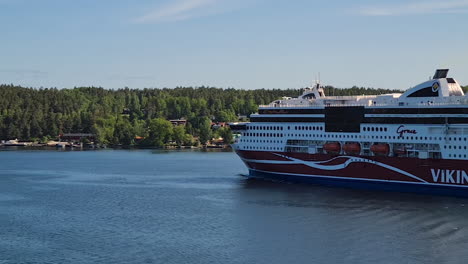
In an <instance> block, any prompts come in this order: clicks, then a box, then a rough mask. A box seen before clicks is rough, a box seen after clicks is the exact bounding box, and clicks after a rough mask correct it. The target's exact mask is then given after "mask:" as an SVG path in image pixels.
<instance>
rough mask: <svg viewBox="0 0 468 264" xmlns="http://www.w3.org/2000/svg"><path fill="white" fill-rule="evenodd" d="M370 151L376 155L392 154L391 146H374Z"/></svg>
mask: <svg viewBox="0 0 468 264" xmlns="http://www.w3.org/2000/svg"><path fill="white" fill-rule="evenodd" d="M370 150H371V151H372V152H374V154H376V155H382V156H387V155H388V153H390V146H389V145H388V144H374V145H372V146H371V148H370Z"/></svg>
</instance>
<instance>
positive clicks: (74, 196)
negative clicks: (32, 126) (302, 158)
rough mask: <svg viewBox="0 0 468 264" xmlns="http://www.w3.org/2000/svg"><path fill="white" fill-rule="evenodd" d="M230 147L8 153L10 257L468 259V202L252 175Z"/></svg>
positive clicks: (3, 168) (2, 195) (1, 246)
mask: <svg viewBox="0 0 468 264" xmlns="http://www.w3.org/2000/svg"><path fill="white" fill-rule="evenodd" d="M246 173H247V170H246V169H245V167H244V165H243V164H242V162H241V161H240V160H239V158H237V156H235V154H233V153H230V152H198V151H180V152H178V151H171V152H165V151H149V150H133V151H125V150H105V151H76V152H75V151H69V152H63V151H26V150H22V151H9V150H5V149H3V150H2V151H0V263H2V264H3V263H372V264H374V263H425V264H426V263H467V262H468V199H461V198H451V197H438V196H423V195H412V194H399V193H384V192H371V191H357V190H347V189H339V188H326V187H320V186H313V185H296V184H282V183H271V182H263V181H258V180H247V179H245V178H244V177H241V176H240V175H242V174H246Z"/></svg>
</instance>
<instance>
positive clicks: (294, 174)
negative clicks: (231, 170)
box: [249, 168, 468, 189]
mask: <svg viewBox="0 0 468 264" xmlns="http://www.w3.org/2000/svg"><path fill="white" fill-rule="evenodd" d="M249 170H252V171H258V172H263V173H270V174H276V175H289V176H298V177H304V178H314V177H315V178H327V179H340V180H348V181H349V180H352V181H369V182H381V183H389V182H392V183H401V184H416V185H426V186H438V187H455V188H466V189H468V185H456V184H440V183H430V182H407V181H397V180H379V179H367V178H350V177H341V176H326V175H312V174H297V173H286V172H274V171H265V170H257V169H251V168H249Z"/></svg>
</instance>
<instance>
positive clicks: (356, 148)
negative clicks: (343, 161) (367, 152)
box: [343, 143, 361, 155]
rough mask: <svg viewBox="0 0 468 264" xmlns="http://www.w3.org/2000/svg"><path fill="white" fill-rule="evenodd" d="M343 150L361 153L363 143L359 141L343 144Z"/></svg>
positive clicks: (350, 152) (355, 153)
mask: <svg viewBox="0 0 468 264" xmlns="http://www.w3.org/2000/svg"><path fill="white" fill-rule="evenodd" d="M343 150H344V152H346V154H354V155H359V153H361V145H360V144H359V143H346V144H344V146H343Z"/></svg>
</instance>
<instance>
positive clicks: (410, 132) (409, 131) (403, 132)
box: [396, 125, 418, 137]
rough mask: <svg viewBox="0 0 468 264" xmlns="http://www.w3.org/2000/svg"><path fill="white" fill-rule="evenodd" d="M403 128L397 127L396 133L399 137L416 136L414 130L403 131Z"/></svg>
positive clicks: (402, 126)
mask: <svg viewBox="0 0 468 264" xmlns="http://www.w3.org/2000/svg"><path fill="white" fill-rule="evenodd" d="M404 128H405V126H404V125H401V126H399V127H398V129H397V131H396V132H397V133H398V134H399V135H400V137H403V136H404V135H405V134H417V133H418V132H416V130H414V129H404Z"/></svg>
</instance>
